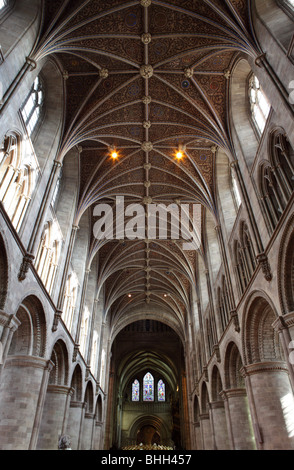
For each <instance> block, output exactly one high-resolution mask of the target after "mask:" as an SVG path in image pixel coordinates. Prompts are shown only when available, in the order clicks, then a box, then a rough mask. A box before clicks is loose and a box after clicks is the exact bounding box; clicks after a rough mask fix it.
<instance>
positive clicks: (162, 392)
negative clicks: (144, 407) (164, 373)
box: [157, 380, 165, 401]
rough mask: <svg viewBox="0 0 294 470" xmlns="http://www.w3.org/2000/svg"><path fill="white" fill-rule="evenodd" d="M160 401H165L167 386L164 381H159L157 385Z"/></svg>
mask: <svg viewBox="0 0 294 470" xmlns="http://www.w3.org/2000/svg"><path fill="white" fill-rule="evenodd" d="M157 392H158V401H165V384H164V382H163V381H162V380H159V382H158V385H157Z"/></svg>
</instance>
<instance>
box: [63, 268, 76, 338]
mask: <svg viewBox="0 0 294 470" xmlns="http://www.w3.org/2000/svg"><path fill="white" fill-rule="evenodd" d="M77 292H78V278H77V275H76V273H75V272H74V271H73V272H72V273H71V274H70V275H69V276H68V279H67V282H66V289H65V296H64V304H63V312H62V319H63V321H64V323H65V324H66V326H67V328H68V330H69V331H70V330H71V327H72V322H73V317H74V312H75V308H76V302H77Z"/></svg>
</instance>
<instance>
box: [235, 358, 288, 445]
mask: <svg viewBox="0 0 294 470" xmlns="http://www.w3.org/2000/svg"><path fill="white" fill-rule="evenodd" d="M241 372H242V375H243V376H244V378H245V383H246V389H247V394H248V397H249V405H250V409H251V414H252V416H253V417H254V431H255V435H256V441H257V442H258V444H259V448H260V449H262V450H291V449H294V436H293V424H294V399H293V392H292V387H291V383H290V380H289V372H288V368H287V366H286V363H285V362H272V361H271V362H270V361H269V362H261V363H256V364H250V365H248V366H244V367H243V368H242V370H241Z"/></svg>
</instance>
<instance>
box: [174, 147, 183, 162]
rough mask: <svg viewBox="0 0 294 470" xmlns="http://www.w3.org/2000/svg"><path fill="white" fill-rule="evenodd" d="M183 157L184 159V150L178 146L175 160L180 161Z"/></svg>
mask: <svg viewBox="0 0 294 470" xmlns="http://www.w3.org/2000/svg"><path fill="white" fill-rule="evenodd" d="M183 157H184V149H183V147H182V146H181V145H180V146H179V148H178V151H177V152H176V158H177V160H182V158H183Z"/></svg>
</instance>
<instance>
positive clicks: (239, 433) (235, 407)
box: [221, 388, 256, 450]
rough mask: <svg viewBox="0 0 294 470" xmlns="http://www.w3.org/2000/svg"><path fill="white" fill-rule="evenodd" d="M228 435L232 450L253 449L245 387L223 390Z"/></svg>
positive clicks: (252, 435)
mask: <svg viewBox="0 0 294 470" xmlns="http://www.w3.org/2000/svg"><path fill="white" fill-rule="evenodd" d="M221 397H222V399H223V400H224V401H225V412H226V419H227V429H228V437H229V440H230V442H231V444H230V447H231V449H232V450H254V449H255V448H256V445H255V439H254V433H253V428H252V421H251V416H250V413H249V405H248V398H247V393H246V389H245V388H236V389H231V390H224V391H222V392H221Z"/></svg>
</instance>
